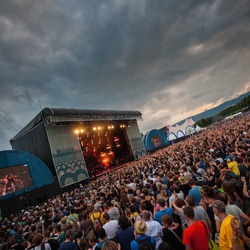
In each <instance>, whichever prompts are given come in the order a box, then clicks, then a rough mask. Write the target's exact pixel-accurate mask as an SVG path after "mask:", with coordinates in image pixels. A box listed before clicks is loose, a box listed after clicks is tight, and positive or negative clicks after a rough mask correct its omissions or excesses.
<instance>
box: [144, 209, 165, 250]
mask: <svg viewBox="0 0 250 250" xmlns="http://www.w3.org/2000/svg"><path fill="white" fill-rule="evenodd" d="M142 219H143V220H144V221H145V222H146V224H147V228H148V229H147V232H146V235H147V236H151V237H154V238H155V241H156V247H155V249H156V250H158V247H159V245H160V244H161V242H162V236H163V233H162V227H161V224H160V223H159V222H158V221H155V220H153V219H152V217H151V213H150V211H147V210H145V211H143V213H142Z"/></svg>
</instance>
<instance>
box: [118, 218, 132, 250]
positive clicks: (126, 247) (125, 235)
mask: <svg viewBox="0 0 250 250" xmlns="http://www.w3.org/2000/svg"><path fill="white" fill-rule="evenodd" d="M118 224H119V227H120V229H118V230H117V232H116V235H115V240H116V241H117V242H118V245H119V249H121V250H131V248H130V243H131V242H132V241H133V240H134V239H135V236H134V227H133V226H131V223H130V221H129V219H128V218H127V217H126V216H125V215H121V216H120V218H119V221H118Z"/></svg>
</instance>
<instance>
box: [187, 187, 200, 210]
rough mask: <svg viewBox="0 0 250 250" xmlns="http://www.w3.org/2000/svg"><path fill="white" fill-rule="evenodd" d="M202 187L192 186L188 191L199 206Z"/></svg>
mask: <svg viewBox="0 0 250 250" xmlns="http://www.w3.org/2000/svg"><path fill="white" fill-rule="evenodd" d="M200 188H201V187H199V186H197V187H194V188H191V189H190V190H189V192H188V195H190V196H193V197H194V200H195V206H198V205H199V203H200V201H201V198H202V197H201V192H200Z"/></svg>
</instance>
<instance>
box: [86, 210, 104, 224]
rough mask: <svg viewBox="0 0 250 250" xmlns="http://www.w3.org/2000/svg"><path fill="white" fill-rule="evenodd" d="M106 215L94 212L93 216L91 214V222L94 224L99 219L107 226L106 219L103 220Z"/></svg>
mask: <svg viewBox="0 0 250 250" xmlns="http://www.w3.org/2000/svg"><path fill="white" fill-rule="evenodd" d="M103 215H104V213H102V212H93V213H92V214H90V217H89V218H90V220H91V222H92V223H93V224H94V221H95V219H99V220H100V222H101V224H102V225H104V224H105V219H104V218H103Z"/></svg>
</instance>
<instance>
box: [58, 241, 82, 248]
mask: <svg viewBox="0 0 250 250" xmlns="http://www.w3.org/2000/svg"><path fill="white" fill-rule="evenodd" d="M59 249H60V250H78V249H77V246H76V243H75V242H73V241H69V242H65V241H64V242H63V243H62V244H61V245H60V248H59Z"/></svg>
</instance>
